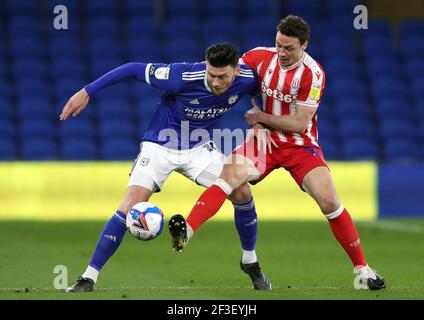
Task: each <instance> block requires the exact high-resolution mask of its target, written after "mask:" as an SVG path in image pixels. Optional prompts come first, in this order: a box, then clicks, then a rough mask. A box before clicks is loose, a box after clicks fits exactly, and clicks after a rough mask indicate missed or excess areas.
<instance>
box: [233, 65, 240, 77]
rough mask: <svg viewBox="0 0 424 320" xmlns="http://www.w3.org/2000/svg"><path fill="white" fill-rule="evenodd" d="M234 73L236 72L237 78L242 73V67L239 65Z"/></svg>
mask: <svg viewBox="0 0 424 320" xmlns="http://www.w3.org/2000/svg"><path fill="white" fill-rule="evenodd" d="M234 71H235V74H236V76H238V74H239V73H240V65H239V64H238V65H237V67H236V69H235V70H234Z"/></svg>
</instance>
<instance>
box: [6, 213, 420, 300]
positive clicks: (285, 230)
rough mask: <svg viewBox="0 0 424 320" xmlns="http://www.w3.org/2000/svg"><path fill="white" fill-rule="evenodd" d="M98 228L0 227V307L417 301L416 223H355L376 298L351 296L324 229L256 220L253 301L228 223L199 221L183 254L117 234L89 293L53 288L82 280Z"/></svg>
mask: <svg viewBox="0 0 424 320" xmlns="http://www.w3.org/2000/svg"><path fill="white" fill-rule="evenodd" d="M103 225H104V222H60V223H59V222H13V221H3V222H0V243H1V246H0V257H1V263H0V274H1V277H0V299H60V300H63V299H79V300H80V299H84V300H85V299H155V300H156V299H157V300H173V299H176V300H197V299H207V300H209V299H211V300H215V299H231V300H261V299H266V300H276V299H424V272H423V269H422V266H423V265H424V255H423V252H424V220H391V221H387V220H386V221H377V222H369V223H358V224H357V226H358V231H359V233H360V237H361V241H362V244H363V248H364V250H365V253H366V256H367V258H368V262H369V264H370V265H371V266H372V267H374V268H376V269H377V271H378V272H379V273H380V274H381V275H383V276H384V277H385V278H386V280H387V283H388V287H387V289H386V290H383V291H378V292H375V291H374V292H372V291H366V290H355V289H353V279H354V275H353V268H352V266H351V263H350V261H349V259H348V258H347V256H346V255H345V253H344V251H343V250H342V248H341V247H340V246H339V244H338V243H337V242H336V241H335V239H334V238H333V235H332V234H331V231H330V228H329V226H328V224H327V223H326V222H325V221H321V222H302V221H260V223H259V233H258V242H257V253H258V256H259V261H260V262H261V266H262V267H263V270H264V271H265V273H266V274H267V275H268V276H269V278H270V279H271V282H272V284H273V290H272V291H270V292H257V291H255V290H253V288H252V287H251V283H250V280H249V279H248V277H247V275H245V274H244V273H242V272H241V270H240V268H239V259H240V249H239V241H238V238H237V234H236V231H235V227H234V225H233V222H209V223H207V224H205V225H204V226H203V227H202V228H201V229H200V230H199V232H198V233H197V234H196V235H195V237H194V238H193V240H192V241H191V242H190V244H189V245H188V247H187V248H186V250H185V251H184V252H183V253H176V252H173V251H172V250H171V247H170V236H169V234H168V233H167V230H164V233H163V234H162V235H161V236H160V237H159V238H157V239H155V240H153V241H149V242H142V241H138V240H136V239H134V238H132V237H131V236H130V235H129V234H127V235H126V237H125V239H124V241H123V243H122V244H121V247H120V248H119V250H118V251H117V253H116V254H115V255H114V256H113V257H112V259H111V260H110V261H109V262H108V263H107V264H106V266H105V267H104V269H103V271H102V273H101V274H100V277H99V282H98V284H97V286H96V291H95V292H94V293H85V294H66V293H64V291H63V290H57V289H55V288H54V286H53V283H54V280H55V277H57V276H58V274H56V273H54V268H55V266H57V265H64V266H66V268H67V270H68V281H69V284H71V283H73V282H74V281H75V279H76V278H77V277H78V276H79V275H80V274H81V273H82V272H83V271H84V269H85V267H86V264H87V262H88V260H89V258H90V256H91V253H92V251H93V249H94V246H95V244H96V242H97V237H98V236H99V233H100V231H101V229H102V228H103Z"/></svg>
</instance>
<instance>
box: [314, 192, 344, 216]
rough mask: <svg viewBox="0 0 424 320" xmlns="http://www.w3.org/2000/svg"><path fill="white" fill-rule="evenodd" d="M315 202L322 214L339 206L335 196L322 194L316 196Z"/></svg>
mask: <svg viewBox="0 0 424 320" xmlns="http://www.w3.org/2000/svg"><path fill="white" fill-rule="evenodd" d="M317 202H318V205H319V207H320V208H321V211H322V212H323V213H324V214H328V213H330V212H334V211H336V210H337V209H339V208H340V201H339V199H337V197H335V196H323V197H320V198H318V199H317Z"/></svg>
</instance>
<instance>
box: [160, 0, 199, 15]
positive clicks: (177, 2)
mask: <svg viewBox="0 0 424 320" xmlns="http://www.w3.org/2000/svg"><path fill="white" fill-rule="evenodd" d="M166 14H167V16H168V17H183V18H186V17H201V15H202V5H201V3H200V2H199V1H197V0H167V1H166Z"/></svg>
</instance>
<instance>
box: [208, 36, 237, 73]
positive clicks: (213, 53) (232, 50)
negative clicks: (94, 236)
mask: <svg viewBox="0 0 424 320" xmlns="http://www.w3.org/2000/svg"><path fill="white" fill-rule="evenodd" d="M205 58H206V61H208V62H209V63H210V64H211V65H212V66H214V67H217V68H221V67H226V66H229V65H231V66H232V67H233V68H235V67H236V66H237V65H238V61H239V58H240V52H239V49H238V48H237V47H235V46H233V45H232V44H229V43H226V42H224V43H216V44H213V45H211V46H210V47H208V48H207V49H206V51H205Z"/></svg>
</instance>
